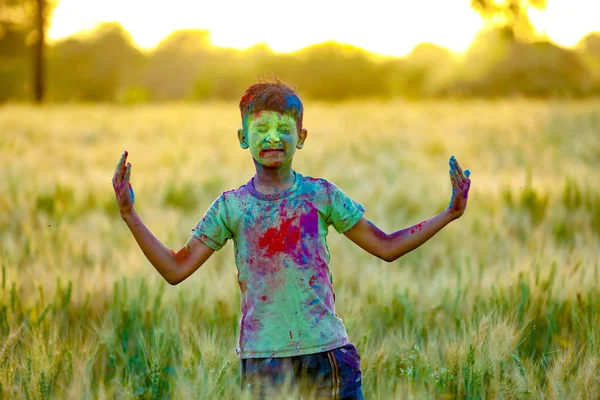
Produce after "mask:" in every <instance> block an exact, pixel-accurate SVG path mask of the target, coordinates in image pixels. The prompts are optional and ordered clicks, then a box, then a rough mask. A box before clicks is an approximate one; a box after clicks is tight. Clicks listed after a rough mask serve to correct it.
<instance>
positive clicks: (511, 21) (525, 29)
mask: <svg viewBox="0 0 600 400" xmlns="http://www.w3.org/2000/svg"><path fill="white" fill-rule="evenodd" d="M546 3H547V0H471V7H472V8H473V9H475V10H476V11H477V12H479V14H480V15H481V16H482V17H484V18H485V19H486V20H487V22H488V23H490V24H491V25H495V26H498V27H501V28H503V30H504V32H505V33H506V34H507V35H508V36H509V38H510V39H513V40H514V39H516V40H525V41H527V40H530V39H533V38H535V37H536V36H537V35H536V31H535V28H534V26H533V24H532V23H531V20H530V19H529V14H528V10H529V9H530V8H536V9H538V10H541V9H544V8H546Z"/></svg>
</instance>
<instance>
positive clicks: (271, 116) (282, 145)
mask: <svg viewBox="0 0 600 400" xmlns="http://www.w3.org/2000/svg"><path fill="white" fill-rule="evenodd" d="M247 123H248V125H247V132H244V130H243V129H239V130H238V139H239V141H240V146H241V147H242V148H243V149H247V148H250V154H252V158H254V160H255V162H258V163H259V164H261V165H262V166H264V167H271V168H273V167H274V168H278V167H281V166H284V165H289V164H291V162H292V158H293V157H294V153H295V152H296V149H301V148H302V147H303V146H304V141H305V140H306V136H307V131H306V129H302V130H301V131H300V132H298V129H297V127H296V121H295V120H294V118H293V117H292V116H290V115H282V114H280V113H278V112H276V111H266V110H265V111H261V112H260V113H257V114H253V115H251V116H249V117H248V121H247Z"/></svg>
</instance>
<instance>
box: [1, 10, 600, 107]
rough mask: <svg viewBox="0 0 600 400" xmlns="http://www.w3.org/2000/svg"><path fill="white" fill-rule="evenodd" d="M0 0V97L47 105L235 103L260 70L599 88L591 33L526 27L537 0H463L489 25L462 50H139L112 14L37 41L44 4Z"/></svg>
mask: <svg viewBox="0 0 600 400" xmlns="http://www.w3.org/2000/svg"><path fill="white" fill-rule="evenodd" d="M0 6H1V9H0V102H6V101H28V100H30V99H32V98H35V99H37V100H41V96H42V92H43V94H44V97H45V99H46V101H49V102H118V103H139V102H161V101H180V100H190V101H204V100H214V99H218V100H234V99H239V96H240V95H241V93H242V92H243V91H244V89H245V88H246V87H247V86H248V85H250V84H251V83H253V82H255V81H256V79H257V77H258V76H265V75H269V74H276V75H277V76H279V77H280V78H281V79H283V80H285V81H287V82H291V83H293V84H295V85H297V86H298V88H299V91H300V94H301V95H303V96H304V97H305V98H312V99H320V100H328V101H337V100H346V99H356V98H373V99H375V98H377V99H389V98H395V97H404V98H409V99H420V98H440V97H442V98H443V97H506V96H528V97H555V96H561V97H565V96H567V97H585V96H598V95H600V33H595V34H590V35H588V36H586V37H585V38H583V39H582V40H581V41H580V42H579V43H578V44H577V46H576V47H575V48H574V49H566V48H562V47H559V46H557V45H554V44H552V43H551V42H549V41H548V40H545V39H544V38H543V37H538V36H536V34H535V32H534V29H533V26H532V25H531V22H530V21H529V19H528V18H527V12H526V10H527V8H528V7H537V8H543V7H544V6H545V0H508V1H505V2H503V3H498V2H495V1H493V0H472V1H471V6H472V7H473V8H474V9H475V10H477V11H478V12H480V13H481V15H482V16H484V17H486V18H488V19H489V20H490V21H496V22H495V23H494V24H490V27H489V28H488V29H486V30H485V31H482V32H481V33H480V34H479V35H478V37H477V38H476V40H475V41H474V43H473V44H472V45H471V47H470V48H469V49H468V50H467V52H466V53H464V54H461V55H456V54H453V53H451V52H449V51H448V50H446V49H444V48H441V47H439V46H436V45H433V44H429V43H422V44H420V45H418V46H417V47H415V48H414V49H413V51H412V52H411V53H410V54H408V55H407V56H405V57H401V58H400V57H381V56H375V55H373V54H370V53H369V52H367V51H365V50H363V49H361V48H358V47H355V46H352V45H347V44H341V43H336V42H324V43H320V44H316V45H313V46H309V47H306V48H304V49H302V50H299V51H297V52H294V53H275V52H273V51H271V49H269V47H267V46H266V45H256V46H254V47H252V48H250V49H247V50H244V51H240V50H235V49H227V48H219V47H215V46H213V45H212V43H211V41H210V34H209V32H208V31H205V30H180V31H177V32H174V33H172V34H171V35H169V36H168V37H167V38H165V39H164V40H163V41H162V42H161V43H160V44H159V45H158V46H157V47H156V48H155V49H153V50H151V51H148V52H144V51H141V50H140V49H138V48H137V47H136V46H135V45H134V43H133V41H132V39H131V37H130V35H129V34H128V33H127V31H126V30H125V29H124V28H123V27H122V26H121V25H119V24H118V23H105V24H102V25H99V26H98V27H97V28H96V29H95V30H94V31H93V32H91V33H89V34H85V35H77V36H72V37H68V38H66V39H63V40H61V41H59V42H57V43H53V44H51V45H47V44H46V45H45V44H44V31H45V29H46V27H47V21H48V19H49V18H50V15H51V12H52V10H53V8H54V7H55V6H56V2H55V1H54V2H52V1H48V0H0ZM498 21H499V23H498ZM44 67H45V68H44ZM44 83H45V84H44Z"/></svg>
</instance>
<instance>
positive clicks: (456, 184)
mask: <svg viewBox="0 0 600 400" xmlns="http://www.w3.org/2000/svg"><path fill="white" fill-rule="evenodd" d="M448 163H449V164H450V171H448V172H449V173H450V181H451V182H452V198H451V199H450V204H449V205H448V212H449V213H450V215H452V217H454V218H460V217H461V215H463V214H464V212H465V209H466V208H467V199H468V197H469V188H470V187H471V179H469V176H470V175H471V172H470V171H469V170H468V169H467V170H465V171H464V173H463V170H462V168H461V167H460V165H458V161H457V160H456V158H454V156H452V157H450V161H449V162H448Z"/></svg>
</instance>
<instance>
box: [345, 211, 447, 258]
mask: <svg viewBox="0 0 600 400" xmlns="http://www.w3.org/2000/svg"><path fill="white" fill-rule="evenodd" d="M454 219H455V218H453V217H452V215H450V213H448V210H447V209H446V210H444V211H442V212H441V213H439V214H438V215H436V216H435V217H432V218H430V219H427V220H425V221H423V222H420V223H418V224H416V225H413V226H411V227H410V228H406V229H402V230H399V231H397V232H394V233H392V234H391V235H388V234H387V233H385V232H383V231H382V230H381V229H379V228H378V227H377V226H375V224H373V223H372V222H371V221H369V220H367V219H366V218H365V217H362V218H361V219H360V220H359V221H358V222H357V223H356V224H355V225H354V226H353V227H352V228H351V229H350V230H348V231H346V232H344V235H346V237H347V238H348V239H350V240H352V241H353V242H354V243H356V244H357V245H358V246H360V247H362V248H363V249H364V250H366V251H367V252H369V253H371V254H372V255H374V256H375V257H379V258H381V259H382V260H384V261H387V262H392V261H395V260H397V259H398V258H400V257H402V256H403V255H404V254H406V253H408V252H410V251H412V250H414V249H416V248H417V247H419V246H420V245H422V244H423V243H425V242H426V241H428V240H429V239H430V238H431V237H432V236H433V235H435V234H436V233H437V232H439V231H440V230H441V229H442V228H443V227H444V226H446V225H447V224H448V223H450V222H451V221H453V220H454Z"/></svg>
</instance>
